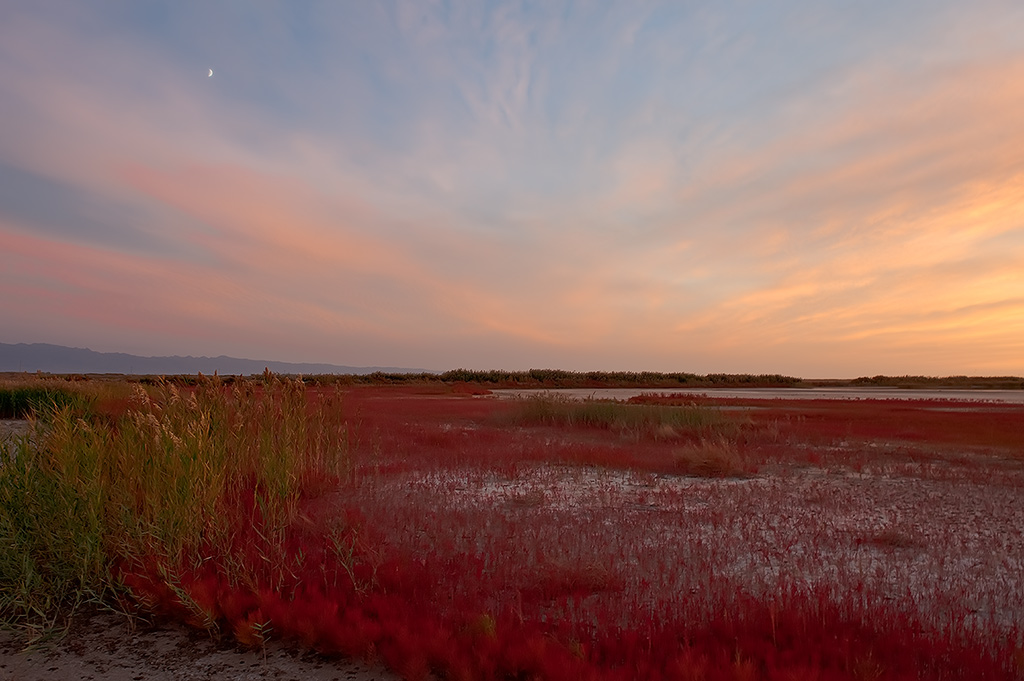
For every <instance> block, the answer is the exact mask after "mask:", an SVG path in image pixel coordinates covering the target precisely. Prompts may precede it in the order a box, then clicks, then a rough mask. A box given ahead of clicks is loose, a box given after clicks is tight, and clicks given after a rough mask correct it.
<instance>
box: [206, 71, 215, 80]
mask: <svg viewBox="0 0 1024 681" xmlns="http://www.w3.org/2000/svg"><path fill="white" fill-rule="evenodd" d="M211 76H213V69H210V75H208V76H206V77H207V78H210V77H211Z"/></svg>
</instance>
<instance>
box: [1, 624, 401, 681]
mask: <svg viewBox="0 0 1024 681" xmlns="http://www.w3.org/2000/svg"><path fill="white" fill-rule="evenodd" d="M22 648H23V644H22V643H21V642H20V639H18V638H17V637H16V636H15V635H14V634H12V633H10V632H0V681H198V680H200V679H225V680H226V681H235V680H238V681H258V680H262V679H276V680H280V681H306V680H307V679H309V680H310V681H392V680H394V679H398V678H399V677H397V676H395V675H393V674H391V673H389V672H387V671H384V670H382V669H373V668H370V667H367V666H365V665H362V664H359V663H356V662H352V661H350V660H344V659H329V658H326V657H323V656H320V655H316V654H313V653H301V652H299V651H297V650H294V649H290V648H287V647H284V646H283V645H280V644H278V645H273V644H272V645H270V646H268V647H267V650H266V651H246V650H240V649H238V648H236V647H235V646H233V645H232V644H231V643H227V642H220V643H218V642H216V641H213V640H211V639H210V637H209V636H207V635H206V634H204V633H202V632H198V631H193V630H188V629H186V628H184V627H181V626H177V625H162V626H142V625H139V626H136V627H134V628H133V627H131V626H130V625H129V623H128V621H127V618H125V617H124V616H121V615H115V614H108V613H96V614H92V615H84V616H82V617H80V618H79V619H78V620H77V621H76V622H75V623H74V624H73V625H72V626H71V628H70V629H69V631H68V633H67V635H66V636H64V637H63V638H62V639H60V640H59V641H56V642H52V643H43V644H38V645H36V646H35V647H33V648H32V649H30V650H28V651H25V650H23V649H22Z"/></svg>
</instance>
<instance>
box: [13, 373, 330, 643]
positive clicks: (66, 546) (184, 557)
mask: <svg viewBox="0 0 1024 681" xmlns="http://www.w3.org/2000/svg"><path fill="white" fill-rule="evenodd" d="M348 438H349V432H348V426H347V424H346V422H345V420H344V419H343V415H342V410H341V400H340V396H339V395H338V394H332V395H326V396H316V397H315V398H314V397H310V396H309V395H307V393H306V390H305V387H304V386H303V384H302V383H301V382H299V381H289V380H283V381H282V380H278V379H276V378H273V377H269V376H268V377H267V378H266V380H265V381H264V383H263V384H260V385H253V384H243V385H238V384H236V385H234V386H233V387H231V388H227V387H225V386H223V385H220V384H219V383H218V382H216V381H212V380H209V379H204V380H203V381H201V382H200V384H199V385H198V386H197V387H196V388H195V389H194V390H192V391H190V392H185V393H180V392H179V391H178V390H177V389H176V388H175V387H174V386H173V385H167V386H161V387H159V388H157V389H155V390H154V391H153V392H152V394H150V393H149V392H147V391H146V390H145V389H144V388H142V387H141V386H138V385H136V386H135V387H134V388H133V393H132V396H131V398H130V400H129V404H128V408H127V409H126V410H125V411H124V413H123V414H122V415H120V416H119V417H118V418H116V419H104V418H99V417H92V416H91V415H90V414H89V413H87V412H83V411H81V410H78V409H75V408H74V407H70V406H56V407H54V408H53V409H52V410H51V411H50V412H48V413H44V414H41V415H40V418H39V419H38V421H37V422H36V432H35V433H34V434H33V435H32V436H26V437H24V438H21V439H20V440H19V441H18V442H17V443H16V447H15V451H14V455H13V457H12V459H11V460H10V461H7V462H5V463H4V464H3V465H2V466H0V542H2V545H3V546H4V551H2V552H0V618H2V619H3V620H5V621H7V622H8V623H11V624H24V625H31V626H44V627H45V626H52V623H53V622H55V621H56V620H55V617H57V616H58V615H59V614H60V613H66V612H68V611H69V608H70V609H71V610H73V609H74V607H75V606H76V605H77V604H79V603H80V602H82V600H83V599H85V598H102V597H105V596H111V595H116V594H118V593H119V591H120V586H119V580H120V576H121V575H122V574H123V573H125V572H130V571H131V570H133V569H136V568H139V567H140V566H146V567H147V569H150V570H157V571H159V572H160V574H162V575H164V576H165V577H166V578H167V580H168V582H169V583H171V584H172V585H173V581H174V575H173V572H174V571H175V570H176V569H178V568H179V567H180V566H183V565H185V564H186V563H188V562H189V561H192V562H195V561H203V560H216V561H217V563H218V565H219V566H220V569H222V570H223V571H225V572H226V573H227V575H228V576H229V577H230V578H231V579H233V580H246V581H249V582H253V581H257V582H258V581H260V580H263V581H265V580H266V579H268V577H267V576H266V575H265V574H262V573H261V574H260V575H259V576H255V575H254V574H250V573H251V572H253V570H252V568H251V564H252V562H253V561H251V560H242V559H241V558H239V557H238V556H237V555H236V554H237V553H238V550H239V544H240V543H241V542H242V536H241V534H240V533H242V532H243V531H242V530H240V529H239V528H244V530H245V531H247V532H255V533H256V536H258V537H262V539H263V541H261V542H260V543H261V545H262V546H261V547H260V548H261V549H262V550H264V551H268V550H270V548H271V547H273V546H274V545H275V541H274V540H275V537H279V536H280V535H281V534H282V533H283V532H284V531H285V529H286V528H287V527H288V525H289V524H290V523H291V522H292V521H293V519H294V516H295V514H296V510H297V507H298V503H299V501H300V499H301V497H302V496H303V495H304V494H307V493H310V492H311V490H313V488H314V487H317V486H323V485H325V484H326V485H330V484H332V482H337V481H339V480H341V479H342V478H344V477H345V476H346V475H347V472H348V470H349V465H350V461H349V442H348ZM249 539H250V538H249V537H248V535H246V537H245V542H246V543H250V542H249ZM264 558H267V557H266V556H265V557H264ZM265 562H269V560H268V561H265Z"/></svg>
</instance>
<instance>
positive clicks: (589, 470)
mask: <svg viewBox="0 0 1024 681" xmlns="http://www.w3.org/2000/svg"><path fill="white" fill-rule="evenodd" d="M474 393H477V394H474ZM480 393H486V391H484V390H481V389H479V388H478V387H476V386H474V385H471V384H460V385H457V386H454V387H453V386H452V385H439V384H424V385H422V386H415V385H414V386H391V387H380V386H378V387H373V386H360V387H351V386H350V387H343V388H336V387H333V386H317V385H312V386H306V385H304V384H302V383H299V382H297V381H291V380H287V379H285V380H281V379H277V378H275V377H272V376H267V377H265V378H264V379H263V380H261V381H244V382H235V383H234V384H231V385H227V384H224V383H221V382H219V381H215V380H203V381H200V382H199V384H198V385H195V386H191V387H187V388H186V387H181V386H174V385H170V384H168V385H156V386H152V387H149V388H144V387H143V386H141V385H138V384H136V385H134V386H131V388H130V389H129V387H128V386H120V387H117V388H112V389H106V390H97V391H96V394H94V395H91V396H90V398H89V399H90V401H89V404H88V406H82V404H79V403H77V402H76V403H73V404H64V405H63V406H61V407H59V408H57V409H55V410H54V411H52V412H51V413H47V414H42V415H40V418H39V420H38V421H37V428H36V431H35V433H34V435H33V436H32V437H29V436H24V437H22V438H20V439H18V441H17V442H16V443H15V450H16V451H15V456H14V458H13V460H12V461H10V462H8V463H7V464H6V465H5V466H4V467H3V469H2V470H0V492H2V494H3V496H2V498H0V509H2V511H0V512H2V514H3V515H2V521H3V523H2V525H0V532H2V533H3V541H4V542H5V545H6V546H8V547H11V550H10V551H8V552H7V553H6V554H5V556H4V557H3V558H2V559H0V560H2V562H0V579H2V580H3V583H2V585H3V594H4V595H3V600H2V601H0V608H2V612H3V615H4V617H5V618H6V619H7V621H8V622H9V623H13V624H20V625H22V626H24V627H38V626H41V621H42V620H43V619H44V618H50V621H52V618H54V617H55V616H58V615H59V613H62V612H67V608H68V607H69V606H72V605H74V603H75V602H76V601H79V602H81V601H84V600H89V599H92V600H102V601H105V602H107V603H115V604H118V605H119V607H121V608H123V609H126V610H129V611H133V610H134V611H140V610H141V611H146V612H149V613H155V614H156V615H157V616H161V617H166V618H177V619H180V620H182V621H185V622H188V623H189V624H191V625H192V626H195V627H198V628H201V629H204V630H207V631H209V632H210V635H211V636H215V637H225V638H226V637H231V638H234V639H236V640H237V641H238V642H239V643H240V644H242V645H246V646H252V647H257V648H258V647H259V646H261V645H263V644H265V643H266V641H267V640H287V641H292V642H294V644H296V645H298V646H302V647H305V648H309V649H313V650H317V651H320V652H322V653H324V654H328V655H342V656H348V657H358V658H363V659H367V660H370V661H373V662H383V663H384V664H386V665H387V666H389V667H391V668H392V669H394V670H395V671H397V672H398V673H399V674H401V675H402V676H403V677H405V678H409V679H426V678H443V679H534V678H536V679H563V678H591V679H961V678H963V679H968V678H969V679H1019V678H1022V676H1024V648H1022V646H1024V641H1022V620H1024V584H1022V575H1024V537H1022V534H1021V532H1022V528H1024V504H1021V503H1020V500H1021V498H1022V491H1024V408H1021V407H1020V406H999V405H992V404H981V403H950V402H899V403H890V402H881V401H841V402H836V401H829V402H818V401H811V402H808V401H799V402H797V401H793V402H789V401H743V400H716V399H714V398H694V397H692V396H685V397H684V396H654V395H647V396H641V397H639V398H636V399H635V400H633V402H632V403H629V404H625V403H611V402H570V401H567V400H563V399H559V398H555V397H551V396H537V397H532V398H529V399H525V400H496V399H493V398H490V397H488V396H487V395H486V394H480Z"/></svg>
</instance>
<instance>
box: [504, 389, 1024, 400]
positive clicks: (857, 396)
mask: <svg viewBox="0 0 1024 681" xmlns="http://www.w3.org/2000/svg"><path fill="white" fill-rule="evenodd" d="M491 392H492V393H493V394H494V395H496V396H498V397H503V398H512V397H528V396H530V395H537V394H540V393H551V394H555V395H564V396H565V397H570V398H573V399H578V400H585V399H595V400H628V399H629V398H631V397H636V396H638V395H694V396H698V395H706V396H707V397H724V398H732V399H748V400H750V399H753V400H774V399H782V400H948V401H951V402H991V403H996V404H1024V390H962V389H949V390H942V389H937V390H906V389H901V388H555V389H537V388H531V389H519V388H512V389H505V390H493V391H491Z"/></svg>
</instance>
